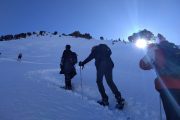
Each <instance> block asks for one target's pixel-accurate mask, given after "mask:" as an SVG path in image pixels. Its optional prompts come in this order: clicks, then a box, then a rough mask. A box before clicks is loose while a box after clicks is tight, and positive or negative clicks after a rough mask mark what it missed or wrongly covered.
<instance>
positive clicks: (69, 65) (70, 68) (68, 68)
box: [61, 50, 76, 74]
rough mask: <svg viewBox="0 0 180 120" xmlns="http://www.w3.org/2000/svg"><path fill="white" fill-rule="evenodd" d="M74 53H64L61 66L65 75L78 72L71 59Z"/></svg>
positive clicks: (69, 51) (65, 51)
mask: <svg viewBox="0 0 180 120" xmlns="http://www.w3.org/2000/svg"><path fill="white" fill-rule="evenodd" d="M72 53H73V52H72V51H71V50H64V52H63V55H62V59H61V65H62V67H63V72H64V74H69V73H72V72H74V71H76V69H75V67H74V63H73V61H72V59H71V54H72Z"/></svg>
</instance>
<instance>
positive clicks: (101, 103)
mask: <svg viewBox="0 0 180 120" xmlns="http://www.w3.org/2000/svg"><path fill="white" fill-rule="evenodd" d="M97 103H99V104H100V105H102V106H108V105H109V102H108V101H105V100H99V101H97Z"/></svg>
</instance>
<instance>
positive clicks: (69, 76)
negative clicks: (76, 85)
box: [64, 73, 72, 87]
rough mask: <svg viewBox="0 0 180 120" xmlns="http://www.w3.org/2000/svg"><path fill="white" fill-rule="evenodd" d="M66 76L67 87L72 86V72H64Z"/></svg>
mask: <svg viewBox="0 0 180 120" xmlns="http://www.w3.org/2000/svg"><path fill="white" fill-rule="evenodd" d="M64 76H65V86H66V87H71V78H72V77H71V74H70V73H66V74H64Z"/></svg>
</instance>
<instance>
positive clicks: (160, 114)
mask: <svg viewBox="0 0 180 120" xmlns="http://www.w3.org/2000/svg"><path fill="white" fill-rule="evenodd" d="M159 104H160V105H159V119H160V120H162V107H161V97H160V95H159Z"/></svg>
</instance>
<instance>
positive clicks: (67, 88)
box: [61, 86, 72, 90]
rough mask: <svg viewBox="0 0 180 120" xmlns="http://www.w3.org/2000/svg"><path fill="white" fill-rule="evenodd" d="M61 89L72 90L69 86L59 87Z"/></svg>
mask: <svg viewBox="0 0 180 120" xmlns="http://www.w3.org/2000/svg"><path fill="white" fill-rule="evenodd" d="M61 88H63V89H65V90H72V87H71V86H63V87H61Z"/></svg>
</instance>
